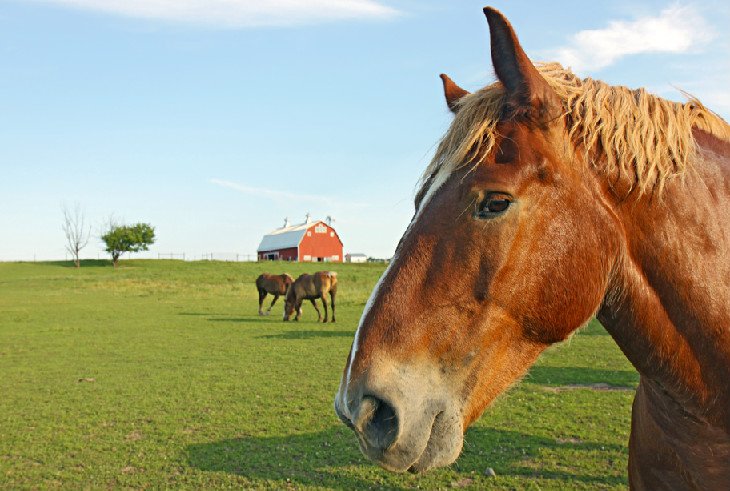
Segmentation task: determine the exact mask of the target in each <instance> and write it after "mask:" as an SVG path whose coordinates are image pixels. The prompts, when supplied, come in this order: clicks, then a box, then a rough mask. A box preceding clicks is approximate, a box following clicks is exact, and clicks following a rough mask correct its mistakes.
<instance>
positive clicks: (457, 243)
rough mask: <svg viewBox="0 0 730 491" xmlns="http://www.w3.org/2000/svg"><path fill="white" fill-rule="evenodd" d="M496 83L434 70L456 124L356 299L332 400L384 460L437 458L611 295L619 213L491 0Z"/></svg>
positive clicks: (557, 101) (452, 454)
mask: <svg viewBox="0 0 730 491" xmlns="http://www.w3.org/2000/svg"><path fill="white" fill-rule="evenodd" d="M484 13H485V15H486V17H487V20H488V23H489V28H490V37H491V58H492V64H493V66H494V70H495V72H496V75H497V79H498V82H497V83H496V84H494V85H492V86H489V87H486V88H484V89H482V90H480V91H477V92H475V93H473V94H470V93H468V92H466V91H465V90H464V89H461V88H460V87H458V86H457V85H456V84H455V83H454V82H452V81H451V79H449V78H448V77H446V76H442V80H443V83H444V92H445V96H446V100H447V104H448V107H449V108H450V109H451V111H452V112H453V113H454V121H453V123H452V125H451V127H450V129H449V130H448V132H447V134H446V135H445V136H444V138H443V140H442V142H441V144H440V146H439V148H438V149H437V151H436V155H435V157H434V160H433V162H432V163H431V165H430V166H429V168H428V169H427V171H426V173H425V174H424V179H423V185H422V188H421V190H420V192H419V193H418V194H417V196H416V203H415V208H416V211H415V214H414V217H413V219H412V221H411V223H410V225H409V227H408V228H407V230H406V231H405V233H404V235H403V237H402V238H401V241H400V243H399V245H398V247H397V250H396V253H395V255H394V257H393V259H392V261H391V263H390V265H389V266H388V268H387V270H386V271H385V273H384V274H383V276H382V277H381V279H380V282H379V283H378V285H377V286H376V288H375V290H374V291H373V292H372V295H371V297H370V299H369V301H368V304H367V305H366V308H365V311H364V313H363V315H362V318H361V321H360V325H359V327H358V330H357V332H356V335H355V339H354V341H353V344H352V349H351V352H350V355H349V356H348V359H347V363H346V365H345V369H344V373H343V376H342V380H341V382H340V387H339V390H338V393H337V395H336V397H335V410H336V412H337V414H338V416H339V417H340V418H341V419H342V420H343V422H345V423H346V424H347V425H348V426H350V427H351V428H352V429H353V430H354V431H355V433H356V435H357V437H358V440H359V443H360V447H361V449H362V451H363V452H364V453H365V454H366V455H367V456H368V457H369V458H370V459H372V460H374V461H375V462H377V463H379V464H380V465H382V466H383V467H385V468H387V469H391V470H396V471H402V470H411V471H422V470H425V469H427V468H430V467H434V466H443V465H448V464H450V463H451V462H453V461H454V460H455V459H456V458H457V457H458V455H459V453H460V451H461V448H462V444H463V434H464V431H465V430H466V429H467V427H468V426H469V425H470V424H471V423H472V422H474V421H475V420H476V419H477V418H478V417H479V416H480V415H481V413H482V412H483V411H484V409H485V408H486V407H487V406H488V405H489V404H490V402H491V401H493V400H494V399H495V397H496V396H497V395H499V394H500V393H501V392H503V391H504V390H505V389H506V388H508V387H509V386H510V385H511V384H513V383H514V382H515V381H516V380H518V379H519V378H520V377H521V376H522V375H523V374H524V373H525V372H526V371H527V369H528V368H529V366H530V365H531V364H532V363H533V362H534V361H535V360H536V358H537V357H538V355H539V354H540V353H541V352H542V351H543V350H544V349H545V348H546V347H548V346H550V345H551V344H553V343H556V342H559V341H562V340H564V339H566V338H567V337H568V336H570V334H571V333H572V332H574V331H575V330H576V329H578V328H579V327H581V326H583V325H584V324H585V323H587V322H588V321H589V320H590V319H591V317H592V316H593V315H594V314H595V312H596V311H597V309H598V308H599V306H600V305H601V302H602V300H603V298H604V296H605V295H606V291H607V285H608V283H609V280H610V275H611V271H612V267H613V263H614V261H615V258H616V256H617V254H618V252H617V251H618V245H617V244H618V242H619V229H620V225H619V223H618V219H617V218H616V217H615V214H613V213H612V210H611V206H610V205H609V204H608V203H607V200H606V199H605V197H604V194H605V189H604V187H603V186H602V184H601V183H599V182H598V181H597V180H595V179H592V178H591V176H590V171H588V170H587V169H589V166H586V165H585V162H578V161H579V160H581V159H583V160H585V158H586V157H585V156H586V155H587V153H586V152H582V151H577V150H576V148H575V145H573V144H572V143H571V138H570V136H571V135H570V134H569V127H568V122H567V121H566V119H567V116H566V112H565V108H564V104H563V100H562V99H561V98H560V97H559V96H558V95H557V94H556V93H555V91H554V90H553V88H551V85H550V84H549V83H547V82H546V80H545V78H544V77H543V76H542V75H541V73H540V71H539V70H538V69H537V68H536V67H535V65H533V64H532V63H531V62H530V60H529V59H528V57H527V55H526V54H525V52H524V51H523V49H522V47H521V46H520V44H519V42H518V40H517V37H516V35H515V33H514V30H513V28H512V26H511V25H510V24H509V22H508V21H507V20H506V19H505V18H504V17H503V16H502V14H500V13H499V12H498V11H496V10H494V9H491V8H486V9H484Z"/></svg>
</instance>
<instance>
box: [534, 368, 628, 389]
mask: <svg viewBox="0 0 730 491" xmlns="http://www.w3.org/2000/svg"><path fill="white" fill-rule="evenodd" d="M524 381H525V382H528V383H531V384H537V385H547V386H561V385H570V384H601V383H604V384H608V385H610V386H614V387H632V388H633V387H636V385H637V384H638V383H639V374H638V372H636V371H634V370H600V369H596V368H586V367H545V366H533V367H532V368H531V369H530V371H529V373H528V375H527V377H525V379H524Z"/></svg>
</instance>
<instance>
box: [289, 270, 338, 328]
mask: <svg viewBox="0 0 730 491" xmlns="http://www.w3.org/2000/svg"><path fill="white" fill-rule="evenodd" d="M328 293H329V296H330V305H331V306H332V322H334V321H335V296H336V295H337V273H335V272H334V271H317V272H316V273H314V274H303V275H301V276H300V277H299V278H297V280H296V281H295V282H294V284H293V285H292V287H291V288H290V289H289V293H287V295H286V302H285V303H284V320H285V321H288V320H289V317H291V315H292V314H293V313H294V311H296V313H297V315H296V316H295V317H294V320H295V321H298V320H299V316H300V315H301V313H302V302H303V301H304V300H309V301H311V302H312V306H313V307H314V310H316V311H317V322H319V321H321V320H322V314H321V313H320V311H319V309H318V308H317V303H316V302H315V300H316V299H318V298H321V299H322V306H323V307H324V320H322V321H323V322H327V294H328Z"/></svg>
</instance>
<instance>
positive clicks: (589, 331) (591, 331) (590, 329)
mask: <svg viewBox="0 0 730 491" xmlns="http://www.w3.org/2000/svg"><path fill="white" fill-rule="evenodd" d="M578 335H579V336H610V334H609V333H608V331H606V329H605V328H604V327H603V326H602V325H601V323H600V322H598V320H596V319H593V320H592V321H591V322H590V323H589V324H588V325H587V326H586V327H584V328H583V329H581V330H580V331H578Z"/></svg>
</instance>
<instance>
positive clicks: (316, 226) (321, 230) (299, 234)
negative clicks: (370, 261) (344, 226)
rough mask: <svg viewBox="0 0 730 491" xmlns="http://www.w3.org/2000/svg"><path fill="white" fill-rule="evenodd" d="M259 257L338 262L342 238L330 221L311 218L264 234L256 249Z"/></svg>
mask: <svg viewBox="0 0 730 491" xmlns="http://www.w3.org/2000/svg"><path fill="white" fill-rule="evenodd" d="M257 251H258V257H259V261H265V260H274V259H279V260H283V261H303V262H338V263H339V262H342V259H343V256H342V241H341V240H340V236H339V235H337V232H335V229H334V228H332V225H331V224H329V223H325V222H323V221H321V220H319V221H312V219H311V218H309V215H307V219H306V220H305V222H304V223H300V224H298V225H289V221H288V220H285V221H284V226H283V227H281V228H277V229H276V230H272V231H271V232H269V233H268V234H266V235H264V238H263V239H261V244H259V247H258V249H257Z"/></svg>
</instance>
